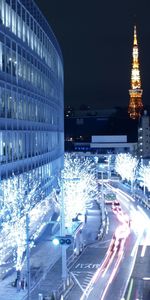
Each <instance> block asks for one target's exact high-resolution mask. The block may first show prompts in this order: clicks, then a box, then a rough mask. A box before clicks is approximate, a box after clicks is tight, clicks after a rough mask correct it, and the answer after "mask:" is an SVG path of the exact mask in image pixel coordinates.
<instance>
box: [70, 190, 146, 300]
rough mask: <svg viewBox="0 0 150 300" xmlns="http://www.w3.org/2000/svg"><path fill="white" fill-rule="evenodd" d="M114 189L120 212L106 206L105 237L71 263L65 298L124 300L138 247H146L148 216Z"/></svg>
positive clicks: (130, 198)
mask: <svg viewBox="0 0 150 300" xmlns="http://www.w3.org/2000/svg"><path fill="white" fill-rule="evenodd" d="M109 188H110V187H109ZM115 192H116V193H117V199H118V201H119V202H120V204H121V212H119V213H116V212H115V211H114V213H113V212H112V210H111V207H110V206H108V216H109V228H108V232H107V234H106V236H105V237H104V239H103V241H100V242H96V243H95V244H93V245H89V246H87V248H86V251H85V252H84V253H83V254H82V255H81V256H80V258H79V260H78V262H77V263H75V264H74V265H73V266H72V268H71V270H70V271H71V274H72V276H73V278H74V282H75V284H74V287H73V288H72V290H71V292H70V294H69V295H68V296H67V299H69V300H75V299H80V300H84V299H90V300H94V299H99V300H103V299H105V300H110V299H112V300H113V299H114V300H120V299H124V298H123V297H124V294H125V291H126V289H127V285H128V283H129V280H130V276H131V274H132V270H133V268H134V264H135V260H136V255H137V250H138V247H139V245H144V246H143V247H144V249H145V248H146V247H147V246H146V245H147V244H146V243H148V240H149V239H148V237H147V235H146V234H145V232H148V228H149V224H150V223H149V218H148V217H147V216H146V215H145V213H144V211H143V209H141V207H140V206H139V205H137V203H135V200H134V199H133V198H132V197H130V196H129V195H127V194H125V193H123V192H121V191H120V190H119V189H115ZM129 220H130V222H128V221H129ZM139 220H140V221H141V222H142V223H141V224H142V226H141V224H139ZM139 227H141V228H140V229H139ZM121 228H123V229H121ZM122 232H123V234H122ZM114 237H115V238H114ZM119 237H121V239H120V238H119ZM131 299H134V298H131Z"/></svg>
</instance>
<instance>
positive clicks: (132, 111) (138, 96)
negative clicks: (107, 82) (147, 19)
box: [128, 26, 143, 119]
mask: <svg viewBox="0 0 150 300" xmlns="http://www.w3.org/2000/svg"><path fill="white" fill-rule="evenodd" d="M138 56H139V53H138V43H137V33H136V26H134V40H133V52H132V57H133V59H132V70H131V89H130V90H129V94H130V102H129V107H128V113H129V115H130V118H131V119H138V118H139V116H140V114H141V111H142V109H143V103H142V93H143V90H142V89H141V79H140V70H139V59H138Z"/></svg>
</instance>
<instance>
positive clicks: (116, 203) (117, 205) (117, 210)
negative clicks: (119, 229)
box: [112, 200, 122, 213]
mask: <svg viewBox="0 0 150 300" xmlns="http://www.w3.org/2000/svg"><path fill="white" fill-rule="evenodd" d="M112 210H113V212H114V213H120V212H122V209H121V206H120V203H119V201H117V200H115V201H114V202H113V203H112Z"/></svg>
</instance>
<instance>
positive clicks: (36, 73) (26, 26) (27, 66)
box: [0, 0, 64, 190]
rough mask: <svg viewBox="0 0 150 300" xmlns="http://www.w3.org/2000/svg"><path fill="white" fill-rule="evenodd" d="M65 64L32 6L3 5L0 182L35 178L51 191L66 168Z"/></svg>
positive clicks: (14, 1) (26, 1)
mask: <svg viewBox="0 0 150 300" xmlns="http://www.w3.org/2000/svg"><path fill="white" fill-rule="evenodd" d="M63 80H64V79H63V60H62V54H61V50H60V48H59V45H58V42H57V40H56V38H55V36H54V34H53V32H52V30H51V28H50V26H49V25H48V23H47V21H46V19H45V18H44V16H43V15H42V13H41V12H40V10H39V8H38V7H37V5H36V4H35V3H34V1H32V0H0V176H1V179H4V178H5V179H7V178H8V177H11V176H12V175H13V174H22V173H27V172H30V173H32V172H34V175H35V176H36V178H37V179H38V180H39V182H40V184H41V186H42V187H44V186H45V188H46V189H47V190H48V189H49V188H50V185H51V183H52V182H51V180H52V179H53V178H54V177H55V175H57V173H58V172H59V170H60V168H61V167H62V165H63V154H64V124H63V123H64V122H63V118H64V113H63V109H64V108H63V106H64V105H63V85H64V82H63Z"/></svg>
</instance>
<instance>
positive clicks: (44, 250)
mask: <svg viewBox="0 0 150 300" xmlns="http://www.w3.org/2000/svg"><path fill="white" fill-rule="evenodd" d="M100 225H101V220H100V210H99V206H98V204H97V202H96V201H94V202H93V207H91V208H90V209H88V214H87V222H86V224H85V225H84V228H83V230H82V234H83V239H84V241H85V245H86V244H89V243H93V242H94V241H95V240H96V238H97V236H98V233H99V229H100ZM72 251H73V249H72V247H71V246H70V247H69V248H68V250H67V257H69V256H70V255H72ZM61 264H62V262H61V247H60V246H57V247H56V246H53V245H52V243H51V242H50V241H48V240H47V241H44V242H41V243H39V244H38V245H37V246H36V247H35V248H33V249H32V251H31V259H30V265H31V300H38V298H39V297H38V295H39V294H40V293H41V294H43V296H44V297H46V296H50V295H52V292H53V291H56V290H57V289H58V288H59V287H60V285H61V284H62V278H61ZM15 279H16V272H14V273H13V274H12V275H10V276H8V277H7V278H6V279H4V280H2V281H1V282H0V300H25V299H27V290H20V292H17V289H16V288H15V287H12V284H11V283H12V282H13V281H15ZM47 299H48V298H47Z"/></svg>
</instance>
